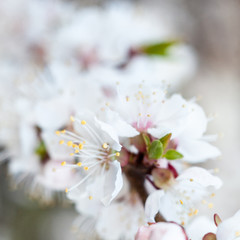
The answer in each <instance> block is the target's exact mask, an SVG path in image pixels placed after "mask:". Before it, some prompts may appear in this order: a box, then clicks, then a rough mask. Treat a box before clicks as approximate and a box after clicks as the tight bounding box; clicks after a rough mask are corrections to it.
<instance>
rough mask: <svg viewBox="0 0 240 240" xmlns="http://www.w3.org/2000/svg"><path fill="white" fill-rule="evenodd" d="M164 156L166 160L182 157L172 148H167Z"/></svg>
mask: <svg viewBox="0 0 240 240" xmlns="http://www.w3.org/2000/svg"><path fill="white" fill-rule="evenodd" d="M164 157H165V158H166V159H168V160H175V159H181V158H183V155H182V154H181V153H179V152H177V151H176V150H174V149H169V150H168V151H167V152H166V154H165V155H164Z"/></svg>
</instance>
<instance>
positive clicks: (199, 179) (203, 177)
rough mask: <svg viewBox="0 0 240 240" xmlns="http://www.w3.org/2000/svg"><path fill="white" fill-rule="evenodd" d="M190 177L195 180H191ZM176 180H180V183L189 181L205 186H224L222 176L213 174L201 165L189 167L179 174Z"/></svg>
mask: <svg viewBox="0 0 240 240" xmlns="http://www.w3.org/2000/svg"><path fill="white" fill-rule="evenodd" d="M190 179H193V182H191V181H189V180H190ZM176 180H177V182H179V184H184V185H185V184H186V183H187V182H188V184H190V185H191V184H192V183H196V184H198V185H200V186H202V187H204V188H207V187H213V188H215V189H218V188H220V187H221V186H222V181H221V180H220V178H218V177H216V176H213V175H212V174H210V173H209V172H208V171H207V170H205V169H204V168H200V167H190V168H188V169H187V170H185V171H184V172H183V173H182V174H181V175H179V176H178V177H177V178H176ZM185 181H187V182H185Z"/></svg>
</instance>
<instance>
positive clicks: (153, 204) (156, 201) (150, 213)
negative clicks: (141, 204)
mask: <svg viewBox="0 0 240 240" xmlns="http://www.w3.org/2000/svg"><path fill="white" fill-rule="evenodd" d="M163 196H164V191H163V190H157V191H155V192H153V193H151V194H150V195H149V196H148V198H147V201H146V203H145V215H146V220H147V222H155V219H154V218H155V216H156V214H157V213H158V212H159V209H160V201H161V198H162V197H163Z"/></svg>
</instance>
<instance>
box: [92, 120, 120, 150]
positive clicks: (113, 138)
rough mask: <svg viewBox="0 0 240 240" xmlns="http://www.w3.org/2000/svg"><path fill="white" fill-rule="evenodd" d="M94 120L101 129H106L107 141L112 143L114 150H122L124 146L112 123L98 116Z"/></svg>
mask: <svg viewBox="0 0 240 240" xmlns="http://www.w3.org/2000/svg"><path fill="white" fill-rule="evenodd" d="M94 120H95V122H96V124H97V125H98V126H99V127H100V129H101V130H102V131H104V133H105V135H107V136H108V139H107V140H106V141H107V142H108V143H109V144H111V147H112V148H113V149H114V150H117V151H120V150H121V147H122V146H121V145H120V144H119V139H118V136H117V133H116V131H115V129H114V128H113V127H112V126H111V125H109V124H107V123H104V122H102V121H100V120H98V119H97V118H96V117H95V119H94Z"/></svg>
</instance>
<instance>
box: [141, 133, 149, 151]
mask: <svg viewBox="0 0 240 240" xmlns="http://www.w3.org/2000/svg"><path fill="white" fill-rule="evenodd" d="M142 137H143V140H144V142H145V144H146V147H147V149H148V148H149V146H150V144H151V141H150V138H149V136H148V135H147V134H145V133H143V134H142Z"/></svg>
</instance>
